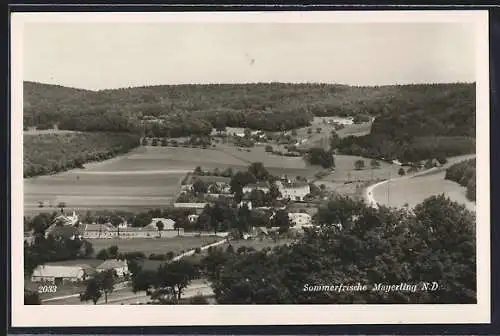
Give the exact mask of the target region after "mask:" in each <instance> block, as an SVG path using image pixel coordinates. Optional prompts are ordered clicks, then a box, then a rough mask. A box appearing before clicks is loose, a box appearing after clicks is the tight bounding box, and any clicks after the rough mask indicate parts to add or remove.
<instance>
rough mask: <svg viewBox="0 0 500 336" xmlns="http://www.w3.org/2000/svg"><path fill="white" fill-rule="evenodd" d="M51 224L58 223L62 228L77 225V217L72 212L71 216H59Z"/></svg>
mask: <svg viewBox="0 0 500 336" xmlns="http://www.w3.org/2000/svg"><path fill="white" fill-rule="evenodd" d="M53 223H54V224H55V223H59V224H62V225H63V226H69V225H72V226H74V225H76V224H77V223H78V215H77V214H76V213H75V212H74V211H73V214H72V215H71V216H66V215H64V214H60V215H59V216H57V217H56V218H54V221H53Z"/></svg>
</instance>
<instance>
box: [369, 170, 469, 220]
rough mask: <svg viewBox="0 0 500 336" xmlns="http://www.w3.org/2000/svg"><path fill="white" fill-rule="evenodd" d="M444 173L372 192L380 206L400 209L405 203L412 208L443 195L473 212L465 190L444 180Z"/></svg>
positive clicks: (394, 183)
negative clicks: (433, 197)
mask: <svg viewBox="0 0 500 336" xmlns="http://www.w3.org/2000/svg"><path fill="white" fill-rule="evenodd" d="M444 175H445V172H438V173H436V174H427V175H422V176H416V177H412V178H410V179H404V180H403V179H402V180H396V181H392V182H390V183H385V184H382V185H381V186H379V187H377V188H375V189H374V190H373V193H374V198H375V199H376V201H377V202H378V203H380V204H384V205H389V206H395V207H401V206H403V205H404V204H405V203H407V204H408V205H409V206H410V207H413V206H415V205H417V204H419V203H421V202H422V201H423V200H424V199H426V198H428V197H431V196H433V195H439V194H441V193H444V194H445V196H447V197H449V198H450V199H451V200H452V201H455V202H458V203H461V204H464V205H465V206H466V207H467V208H468V209H469V210H472V211H475V210H476V205H475V203H474V202H471V201H469V200H467V198H466V197H465V188H464V187H462V186H460V185H459V184H458V183H455V182H453V181H449V180H445V179H444Z"/></svg>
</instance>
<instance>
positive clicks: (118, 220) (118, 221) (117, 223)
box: [109, 215, 123, 238]
mask: <svg viewBox="0 0 500 336" xmlns="http://www.w3.org/2000/svg"><path fill="white" fill-rule="evenodd" d="M109 221H110V222H111V225H113V226H114V227H115V228H116V229H117V230H118V232H117V234H118V238H120V225H121V224H122V223H123V218H122V217H120V216H117V215H112V216H111V217H110V218H109Z"/></svg>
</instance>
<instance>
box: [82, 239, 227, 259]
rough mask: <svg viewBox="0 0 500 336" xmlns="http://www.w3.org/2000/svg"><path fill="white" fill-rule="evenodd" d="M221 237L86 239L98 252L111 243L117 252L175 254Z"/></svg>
mask: <svg viewBox="0 0 500 336" xmlns="http://www.w3.org/2000/svg"><path fill="white" fill-rule="evenodd" d="M221 239H222V238H220V237H213V236H204V237H175V238H154V239H148V238H137V239H88V241H90V242H91V243H92V246H93V247H94V250H95V251H96V252H99V250H101V249H103V248H108V247H110V246H112V245H116V246H118V251H119V252H136V251H138V252H144V253H145V254H146V255H149V254H151V253H163V254H164V253H168V252H170V251H172V252H174V253H175V254H177V253H180V252H181V251H187V250H190V249H193V248H196V247H201V246H203V245H208V244H211V243H215V242H217V241H219V240H221Z"/></svg>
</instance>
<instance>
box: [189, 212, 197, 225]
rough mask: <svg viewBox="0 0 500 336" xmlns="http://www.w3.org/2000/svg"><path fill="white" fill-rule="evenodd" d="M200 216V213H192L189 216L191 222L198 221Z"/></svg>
mask: <svg viewBox="0 0 500 336" xmlns="http://www.w3.org/2000/svg"><path fill="white" fill-rule="evenodd" d="M198 217H200V216H199V215H197V214H191V215H189V216H188V221H189V223H196V221H197V220H198Z"/></svg>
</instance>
